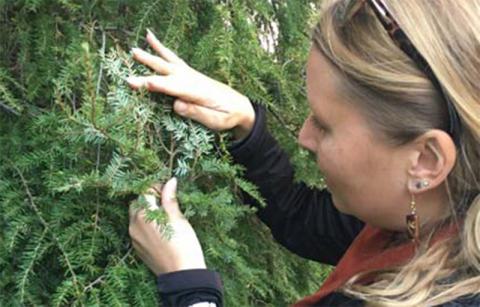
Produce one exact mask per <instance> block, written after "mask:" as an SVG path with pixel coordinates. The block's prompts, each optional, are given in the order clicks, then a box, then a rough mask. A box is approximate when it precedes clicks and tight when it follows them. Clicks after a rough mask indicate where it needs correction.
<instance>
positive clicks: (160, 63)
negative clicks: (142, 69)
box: [132, 48, 172, 75]
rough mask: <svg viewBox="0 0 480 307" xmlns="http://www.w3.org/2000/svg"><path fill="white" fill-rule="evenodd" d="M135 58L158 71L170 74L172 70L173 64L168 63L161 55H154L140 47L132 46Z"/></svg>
mask: <svg viewBox="0 0 480 307" xmlns="http://www.w3.org/2000/svg"><path fill="white" fill-rule="evenodd" d="M132 52H133V58H134V59H135V60H136V61H138V62H140V63H142V64H144V65H146V66H148V67H150V68H151V69H153V70H155V71H156V72H158V73H160V74H163V75H168V74H170V73H171V72H172V64H170V63H168V62H167V61H165V60H164V59H162V58H161V57H158V56H155V55H152V54H150V53H148V52H146V51H144V50H142V49H140V48H132Z"/></svg>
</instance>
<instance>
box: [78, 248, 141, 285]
mask: <svg viewBox="0 0 480 307" xmlns="http://www.w3.org/2000/svg"><path fill="white" fill-rule="evenodd" d="M132 250H133V249H132V247H130V248H129V249H128V250H127V252H126V253H125V255H123V257H122V258H120V261H119V263H120V262H125V259H127V257H128V256H129V255H130V254H131V253H132ZM117 265H118V263H117V264H115V265H114V266H113V267H116V266H117ZM104 278H105V274H103V275H101V276H99V277H98V278H97V279H95V280H94V281H92V282H91V283H89V284H88V285H87V286H85V288H83V293H86V292H88V291H90V290H91V289H92V288H93V286H95V285H96V284H99V283H102V282H103V279H104Z"/></svg>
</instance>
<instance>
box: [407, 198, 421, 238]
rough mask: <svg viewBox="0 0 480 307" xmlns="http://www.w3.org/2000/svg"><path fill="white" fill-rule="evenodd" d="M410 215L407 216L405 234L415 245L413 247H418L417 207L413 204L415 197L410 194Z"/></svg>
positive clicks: (418, 225) (418, 224)
mask: <svg viewBox="0 0 480 307" xmlns="http://www.w3.org/2000/svg"><path fill="white" fill-rule="evenodd" d="M410 197H411V199H410V214H407V216H406V218H407V233H408V236H409V238H410V239H411V240H412V242H413V243H415V246H418V243H419V242H420V240H419V236H420V223H419V220H418V215H417V206H416V204H415V196H414V195H413V194H410Z"/></svg>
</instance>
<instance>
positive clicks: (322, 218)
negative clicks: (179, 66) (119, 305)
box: [158, 105, 480, 307]
mask: <svg viewBox="0 0 480 307" xmlns="http://www.w3.org/2000/svg"><path fill="white" fill-rule="evenodd" d="M255 111H256V120H255V124H254V127H253V130H252V132H251V133H250V135H249V136H248V137H247V138H245V139H244V140H242V141H240V142H237V143H234V144H233V145H232V147H231V148H230V149H229V151H230V153H231V154H232V156H233V158H234V160H235V162H237V163H240V164H242V165H244V166H245V167H246V170H247V171H246V174H245V177H246V179H248V180H250V181H251V182H253V183H255V184H256V185H257V186H258V187H259V189H260V192H261V195H262V196H263V198H264V199H265V200H266V202H267V207H265V208H260V207H259V206H257V207H258V208H259V210H258V212H257V214H258V216H259V218H260V219H261V220H262V221H263V222H264V223H265V224H266V225H267V226H268V227H269V228H270V230H271V231H272V235H273V237H274V238H275V239H276V240H277V241H278V242H279V243H280V244H282V245H283V246H285V247H286V248H287V249H289V250H290V251H292V252H293V253H295V254H297V255H299V256H301V257H304V258H308V259H311V260H315V261H318V262H321V263H326V264H331V265H335V264H337V262H338V261H339V260H340V258H341V257H342V256H343V254H344V253H345V251H346V250H347V248H348V247H349V246H350V244H351V243H352V241H353V240H354V239H355V237H356V236H357V235H358V233H359V232H360V231H361V230H362V228H363V226H364V223H363V222H362V221H360V220H358V219H357V218H355V217H353V216H350V215H346V214H343V213H341V212H339V211H338V210H337V209H336V208H335V207H334V206H333V203H332V198H331V195H330V193H329V192H328V191H327V190H318V189H312V188H309V187H307V186H306V185H305V184H304V183H294V181H293V180H294V170H293V168H292V166H291V164H290V162H289V160H288V156H287V155H286V153H285V152H283V151H282V150H281V149H280V147H279V146H278V144H277V142H276V141H275V140H274V139H273V137H272V136H271V135H270V134H269V133H268V131H267V128H266V117H265V110H264V109H263V108H262V107H259V106H257V105H255ZM245 197H246V198H248V199H246V202H248V203H250V204H252V203H253V204H255V203H256V202H255V201H254V200H253V199H250V198H249V197H248V196H247V195H245ZM158 286H159V291H160V295H161V297H162V301H163V302H164V304H165V305H166V306H190V305H192V304H194V303H197V302H212V303H215V304H216V306H222V304H223V302H222V299H223V298H222V286H221V281H220V277H219V275H218V273H216V272H213V271H210V270H188V271H179V272H172V273H168V274H163V275H160V276H159V277H158ZM292 303H293V302H292ZM470 303H471V304H470ZM362 305H363V303H362V302H361V301H359V300H356V299H351V298H349V297H347V296H345V295H342V294H340V293H333V294H330V295H329V296H327V297H325V298H324V299H322V301H321V302H319V303H318V306H349V307H350V306H362ZM444 306H449V307H453V306H480V297H477V300H473V301H471V302H470V301H468V300H462V301H460V300H459V301H458V303H456V302H452V303H449V304H446V305H444Z"/></svg>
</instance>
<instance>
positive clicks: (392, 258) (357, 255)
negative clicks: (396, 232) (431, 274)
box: [294, 225, 457, 307]
mask: <svg viewBox="0 0 480 307" xmlns="http://www.w3.org/2000/svg"><path fill="white" fill-rule="evenodd" d="M456 229H457V228H456V227H446V228H445V229H444V230H443V231H440V232H438V235H435V236H434V238H433V240H432V242H431V244H433V243H435V242H436V241H438V240H440V239H442V238H446V237H449V236H451V235H453V234H454V233H455V232H456ZM391 236H392V233H391V232H389V231H385V230H382V229H379V228H374V227H372V226H369V225H366V226H365V227H364V228H363V229H362V231H361V232H360V233H359V234H358V236H357V237H356V238H355V240H354V241H353V242H352V244H351V245H350V247H349V248H348V250H347V251H346V252H345V254H344V255H343V257H342V258H341V259H340V261H339V262H338V264H337V266H336V267H335V270H334V271H333V272H332V273H331V274H330V275H329V276H328V278H327V279H326V280H325V282H324V283H323V285H322V286H321V288H320V289H319V290H318V291H317V292H316V293H314V294H312V295H310V296H307V297H305V298H303V299H302V300H300V301H298V302H297V303H295V304H294V306H295V307H300V306H311V305H314V304H315V303H316V302H319V301H320V300H321V299H322V298H324V297H325V296H327V295H329V294H330V293H332V292H335V291H336V290H338V289H339V288H340V287H342V286H343V285H344V284H345V283H346V282H347V281H348V280H349V279H350V278H351V277H353V276H355V275H356V274H358V273H361V272H368V271H372V270H378V269H386V268H393V267H395V266H398V265H402V264H405V263H406V262H408V261H409V260H410V259H411V258H412V257H413V255H414V253H415V247H414V244H413V243H411V242H407V243H405V244H402V245H398V246H395V247H392V248H385V247H386V246H387V244H388V243H389V241H390V239H391Z"/></svg>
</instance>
